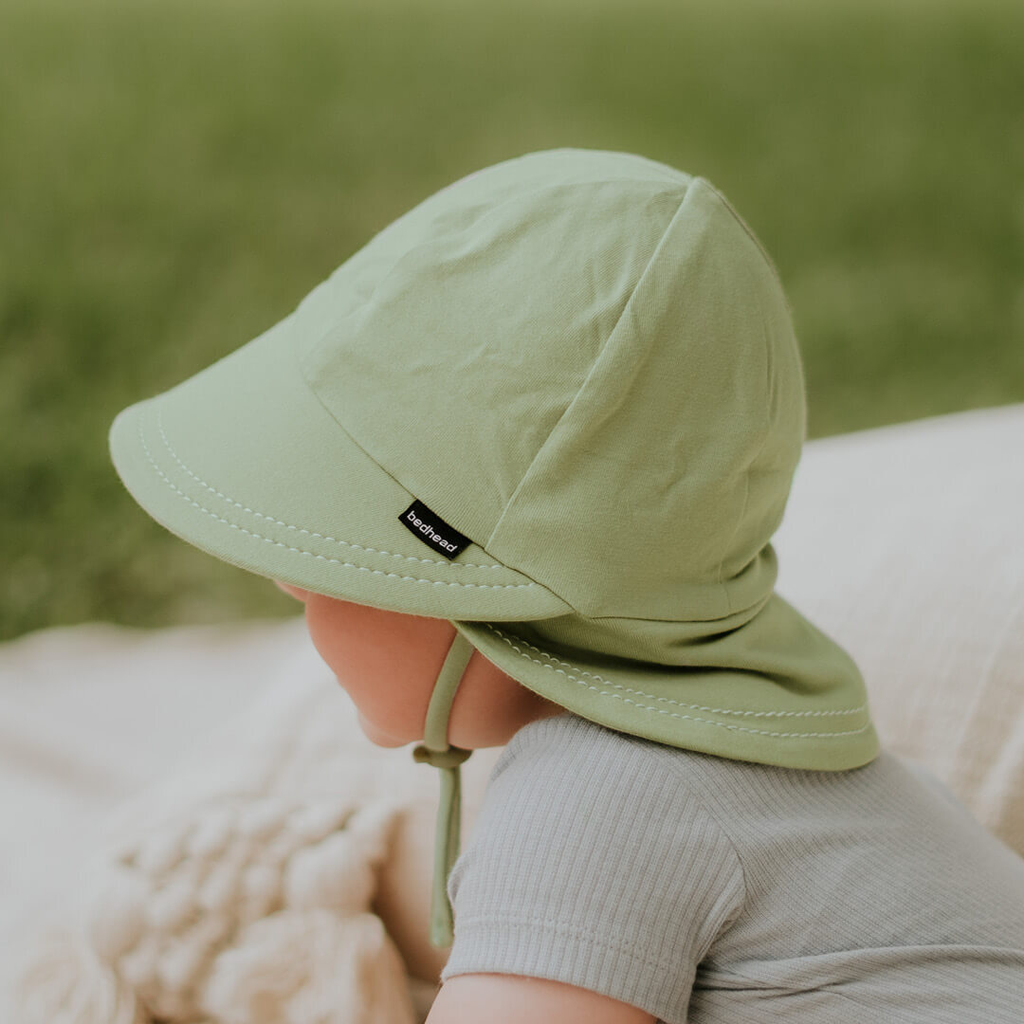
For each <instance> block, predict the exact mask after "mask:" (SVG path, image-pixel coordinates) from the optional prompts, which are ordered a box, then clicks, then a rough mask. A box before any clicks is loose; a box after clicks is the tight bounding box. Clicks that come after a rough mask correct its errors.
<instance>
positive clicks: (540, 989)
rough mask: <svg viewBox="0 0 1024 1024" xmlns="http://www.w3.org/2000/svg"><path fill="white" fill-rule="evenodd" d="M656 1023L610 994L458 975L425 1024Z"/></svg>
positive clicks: (513, 978)
mask: <svg viewBox="0 0 1024 1024" xmlns="http://www.w3.org/2000/svg"><path fill="white" fill-rule="evenodd" d="M484 1020H485V1021H487V1022H488V1024H556V1022H557V1024H654V1022H655V1018H654V1017H653V1016H652V1015H651V1014H649V1013H646V1012H644V1011H643V1010H641V1009H640V1008H639V1007H636V1006H630V1005H629V1003H623V1002H620V1001H619V1000H618V999H612V998H611V997H610V996H605V995H601V994H600V993H599V992H591V991H590V990H589V989H585V988H579V987H577V986H576V985H566V984H565V983H564V982H561V981H550V980H548V979H547V978H528V977H525V976H523V975H518V974H458V975H456V976H455V977H454V978H449V979H448V981H446V982H445V983H444V984H443V985H442V986H441V991H440V992H438V994H437V998H436V999H435V1000H434V1003H433V1005H432V1006H431V1008H430V1013H429V1014H428V1015H427V1019H426V1021H425V1024H479V1022H480V1021H484Z"/></svg>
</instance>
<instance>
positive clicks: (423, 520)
mask: <svg viewBox="0 0 1024 1024" xmlns="http://www.w3.org/2000/svg"><path fill="white" fill-rule="evenodd" d="M398 521H399V522H400V523H401V524H402V525H403V526H404V527H405V528H406V529H407V530H411V531H412V532H413V533H414V534H416V536H417V537H419V539H420V540H421V541H423V543H424V544H429V545H430V546H431V547H432V548H433V549H434V550H435V551H440V552H441V554H442V555H444V557H445V558H454V557H455V556H456V555H457V554H458V553H459V552H460V551H462V549H463V548H464V547H465V546H466V545H467V544H468V543H469V538H468V537H464V536H463V535H462V534H461V533H459V531H458V530H456V529H455V528H454V527H453V526H449V525H448V524H447V523H446V522H445V521H444V520H443V519H442V518H441V517H440V516H439V515H437V513H436V512H431V511H430V509H429V508H427V506H426V505H424V504H423V502H422V501H414V502H413V503H412V504H411V505H410V506H409V507H408V508H407V509H406V510H405V511H404V512H403V513H402V514H401V515H400V516H399V517H398Z"/></svg>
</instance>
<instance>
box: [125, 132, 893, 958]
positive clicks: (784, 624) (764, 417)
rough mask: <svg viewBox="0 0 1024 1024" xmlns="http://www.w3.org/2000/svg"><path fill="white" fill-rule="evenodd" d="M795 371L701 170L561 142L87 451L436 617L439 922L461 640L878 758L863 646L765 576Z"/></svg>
mask: <svg viewBox="0 0 1024 1024" xmlns="http://www.w3.org/2000/svg"><path fill="white" fill-rule="evenodd" d="M804 389H805V383H804V375H803V369H802V364H801V357H800V354H799V350H798V346H797V341H796V338H795V335H794V331H793V326H792V322H791V316H790V310H789V306H788V303H787V300H786V298H785V295H784V293H783V289H782V285H781V283H780V281H779V278H778V275H777V273H776V270H775V268H774V266H773V264H772V262H771V260H770V258H769V257H768V255H767V254H766V253H765V251H764V249H763V248H762V247H761V245H760V243H759V242H758V240H757V239H756V237H755V236H754V234H753V233H752V231H751V230H750V228H749V227H748V226H747V225H746V224H745V223H744V222H743V220H741V219H740V217H739V216H738V214H737V213H736V212H735V211H734V210H733V208H732V207H731V206H730V204H729V203H728V201H727V200H726V199H725V198H724V197H723V196H722V194H721V193H720V192H718V191H717V190H716V189H715V187H714V186H713V185H711V184H710V183H709V182H708V181H707V180H705V179H704V178H701V177H697V176H692V175H690V174H686V173H683V172H682V171H679V170H676V169H675V168H673V167H670V166H668V165H666V164H663V163H660V162H657V161H655V160H650V159H647V158H644V157H641V156H637V155H633V154H630V153H620V152H611V151H603V150H591V149H574V148H562V149H551V150H544V151H540V152H534V153H527V154H525V155H523V156H519V157H516V158H514V159H509V160H505V161H502V162H501V163H498V164H495V165H493V166H490V167H486V168H484V169H483V170H479V171H476V172H475V173H472V174H469V175H467V176H465V177H463V178H461V179H459V180H458V181H456V182H454V183H453V184H451V185H448V186H446V187H445V188H442V189H441V190H440V191H438V192H436V193H434V194H433V195H431V196H429V197H428V198H426V199H425V200H423V201H422V202H420V203H419V204H418V205H417V206H415V207H413V208H412V209H411V210H409V211H408V212H407V213H405V214H403V215H402V216H400V217H399V218H398V219H397V220H395V221H393V222H392V223H391V224H389V225H388V226H387V227H385V228H384V229H383V230H382V231H380V232H379V233H378V234H376V235H375V236H374V237H373V238H371V239H370V240H369V241H368V242H367V243H366V244H365V245H364V246H363V247H362V248H361V249H359V250H358V251H356V252H355V253H353V254H352V255H351V256H349V258H348V259H347V260H345V262H344V263H342V264H341V266H340V267H338V268H337V270H335V271H334V272H333V273H332V274H331V275H330V277H328V278H327V280H325V281H323V282H322V283H321V284H320V285H318V286H317V287H316V288H314V289H313V290H312V291H311V292H310V293H309V294H308V295H307V296H306V297H305V298H304V299H303V300H302V301H301V302H300V303H299V304H298V306H297V307H296V308H295V309H294V310H293V311H292V312H291V313H289V314H288V315H287V316H286V317H284V319H283V320H281V321H280V322H279V323H277V324H275V325H274V326H272V327H270V328H269V329H268V330H266V331H265V332H264V333H263V334H261V335H259V336H258V337H256V338H254V339H253V340H252V341H250V342H248V343H247V344H245V345H242V346H241V347H240V348H238V349H237V350H235V351H234V352H232V353H231V354H229V355H227V356H225V357H224V358H223V359H220V360H219V361H218V362H216V363H214V364H213V365H211V366H209V367H207V368H206V369H204V370H202V371H201V372H199V373H197V374H195V375H194V376H193V377H191V378H189V379H188V380H186V381H184V382H183V383H181V384H179V385H177V386H176V387H173V388H171V389H170V390H169V391H167V392H165V393H163V394H161V395H157V396H155V397H153V398H149V399H146V400H145V401H141V402H138V403H137V404H135V405H132V406H130V407H129V408H127V409H125V410H123V411H122V412H121V413H120V414H119V415H118V416H117V418H116V420H115V421H114V423H113V426H112V427H111V433H110V445H111V452H112V456H113V460H114V463H115V465H116V467H117V471H118V473H119V474H120V476H121V478H122V480H123V481H124V483H125V486H126V487H127V488H128V490H129V491H130V492H131V493H132V495H133V496H134V497H135V498H136V499H137V500H138V502H139V503H140V504H141V505H142V506H143V508H145V509H146V511H148V512H149V513H150V514H151V515H152V516H153V517H154V518H155V519H157V520H158V521H159V522H160V523H162V524H163V525H164V526H165V527H167V528H168V529H169V530H171V531H173V532H174V533H176V534H177V535H178V536H180V537H182V538H184V539H185V540H187V541H188V542H189V543H191V544H194V545H195V546H197V547H199V548H202V549H203V550H204V551H207V552H209V553H210V554H212V555H215V556H217V557H218V558H221V559H223V560H225V561H227V562H230V563H232V564H233V565H237V566H240V567H241V568H243V569H247V570H249V571H251V572H254V573H258V574H260V575H262V576H267V577H270V578H274V579H279V580H282V581H284V582H286V583H291V584H294V585H296V586H298V587H302V588H304V589H307V590H312V591H316V592H319V593H322V594H327V595H330V596H333V597H339V598H343V599H345V600H347V601H355V602H358V603H361V604H366V605H371V606H373V607H377V608H384V609H389V610H393V611H398V612H406V613H409V614H413V615H422V616H433V617H437V618H444V619H448V620H450V621H451V622H452V624H453V625H454V626H455V628H456V631H457V632H456V635H455V640H454V641H453V643H452V646H451V649H450V651H449V653H448V657H447V659H446V661H445V663H444V666H443V668H442V670H441V673H440V675H439V677H438V681H437V683H436V685H435V689H434V692H433V695H432V698H431V701H430V705H429V709H428V713H427V719H426V723H425V733H424V743H422V744H420V745H418V746H417V747H416V748H415V749H414V750H413V756H414V758H416V760H418V761H426V762H428V763H430V764H432V765H435V766H436V767H437V768H438V769H439V770H440V772H441V783H442V789H441V804H440V808H439V814H438V824H437V844H436V850H435V858H436V860H435V880H434V892H433V909H432V928H431V941H432V942H433V943H434V944H435V945H437V946H445V945H448V944H450V942H451V940H452V934H453V931H452V912H451V907H450V904H449V902H448V898H447V892H446V882H447V877H448V872H449V871H450V868H451V866H452V864H453V863H454V860H455V858H456V856H457V853H458V848H459V834H458V826H459V812H460V807H459V774H458V773H459V765H460V764H461V762H462V761H464V760H465V759H466V758H467V757H469V755H470V753H471V751H468V750H462V749H460V748H457V747H451V746H450V745H449V744H448V741H447V721H448V713H449V710H450V708H451V704H452V699H453V697H454V695H455V691H456V688H457V687H458V684H459V681H460V679H461V677H462V673H463V670H464V669H465V667H466V665H467V663H468V661H469V658H470V655H471V654H472V652H473V650H474V649H475V650H478V651H480V652H481V653H482V654H483V656H484V657H486V658H487V659H488V661H491V662H493V663H494V664H495V665H497V666H498V667H499V668H500V669H502V670H503V671H504V672H506V673H507V674H508V675H510V676H512V677H513V678H515V679H517V680H518V681H519V682H520V683H522V684H523V685H524V686H526V687H528V688H529V689H530V690H533V691H535V692H536V693H538V694H540V695H541V696H543V697H545V698H547V699H548V700H550V701H553V702H555V703H556V704H559V705H561V706H563V707H565V708H566V709H567V710H569V711H570V712H573V713H574V714H577V715H580V716H582V717H583V718H587V719H589V720H591V721H593V722H596V723H598V724H600V725H603V726H606V727H608V728H611V729H614V730H617V731H620V732H624V733H629V734H631V735H634V736H638V737H642V738H644V739H647V740H653V741H655V742H658V743H662V744H667V745H669V746H673V747H680V748H685V749H689V750H695V751H702V752H705V753H709V754H715V755H718V756H721V757H727V758H733V759H738V760H742V761H753V762H760V763H764V764H769V765H779V766H782V767H787V768H804V769H817V770H826V771H840V770H843V769H848V768H855V767H858V766H860V765H863V764H866V763H867V762H869V761H871V760H872V759H873V758H875V756H876V755H877V754H878V753H879V742H878V737H877V735H876V733H875V730H874V727H873V724H872V721H871V718H870V714H869V709H868V700H867V692H866V689H865V685H864V681H863V678H862V676H861V674H860V672H859V670H858V667H857V665H856V663H855V662H854V661H853V660H852V659H851V657H850V656H849V655H848V654H847V653H846V652H845V651H844V650H843V649H842V648H841V647H840V646H839V645H838V644H837V643H836V642H835V641H833V640H832V639H831V638H830V637H828V636H827V635H825V634H824V633H823V632H821V631H820V630H819V629H817V628H816V627H815V626H814V625H812V624H811V623H810V622H809V621H808V620H807V619H805V618H804V617H803V616H802V615H801V614H800V613H799V612H798V611H797V610H796V609H795V608H793V607H792V606H791V605H789V604H788V603H787V602H786V601H785V600H783V598H782V597H780V596H779V595H778V594H776V593H774V591H773V587H774V584H775V580H776V575H777V562H776V555H775V551H774V549H773V547H772V545H771V543H770V542H769V541H770V538H771V536H772V534H773V533H774V532H775V530H776V529H777V528H778V526H779V524H780V522H781V520H782V515H783V510H784V507H785V504H786V500H787V498H788V495H789V490H790V484H791V481H792V477H793V473H794V471H795V469H796V466H797V463H798V461H799V459H800V452H801V446H802V444H803V442H804V440H805V435H806V403H805V394H804Z"/></svg>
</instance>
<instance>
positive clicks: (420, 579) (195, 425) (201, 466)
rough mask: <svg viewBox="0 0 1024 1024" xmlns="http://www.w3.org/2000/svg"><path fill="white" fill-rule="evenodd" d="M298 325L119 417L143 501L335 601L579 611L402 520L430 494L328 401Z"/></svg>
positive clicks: (119, 447) (487, 615)
mask: <svg viewBox="0 0 1024 1024" xmlns="http://www.w3.org/2000/svg"><path fill="white" fill-rule="evenodd" d="M292 323H293V320H292V316H289V317H286V318H285V319H284V320H282V321H280V322H279V323H278V324H275V325H274V326H273V327H271V328H270V329H269V330H268V331H265V332H264V333H263V334H261V335H260V336H259V337H257V338H254V339H253V340H252V341H250V342H249V343H248V344H246V345H243V346H242V347H241V348H239V349H237V350H235V351H234V352H232V353H230V354H229V355H227V356H225V357H224V358H223V359H221V360H219V361H218V362H216V363H214V364H212V365H211V366H208V367H207V368H206V369H204V370H202V371H201V372H199V373H197V374H196V375H195V376H193V377H190V378H189V379H188V380H186V381H184V382H182V383H181V384H179V385H177V386H176V387H174V388H171V389H170V390H169V391H166V392H164V393H163V394H160V395H157V396H155V397H153V398H149V399H146V400H145V401H142V402H138V403H136V404H134V405H132V406H129V407H128V408H127V409H125V410H123V411H122V412H121V413H119V414H118V416H117V417H116V419H115V420H114V422H113V424H112V426H111V428H110V453H111V457H112V459H113V462H114V466H115V468H116V469H117V472H118V475H119V476H120V477H121V480H122V481H123V482H124V485H125V487H127V489H128V491H129V492H130V493H131V494H132V496H133V497H134V498H135V499H136V501H138V503H139V504H140V505H141V506H142V507H143V508H144V509H145V510H146V511H147V512H148V513H149V514H150V515H151V516H152V517H153V518H154V519H155V520H157V522H159V523H161V524H162V525H163V526H165V527H166V528H167V529H168V530H170V531H171V532H172V533H175V534H177V535H178V536H179V537H181V538H182V539H183V540H186V541H188V542H189V543H190V544H193V545H194V546H196V547H198V548H200V549H202V550H203V551H206V552H208V553H209V554H211V555H214V556H216V557H217V558H220V559H222V560H224V561H226V562H229V563H231V564H232V565H236V566H238V567H239V568H242V569H245V570H248V571H249V572H253V573H257V574H258V575H261V576H266V577H268V578H272V579H278V580H281V581H282V582H285V583H291V584H293V585H295V586H298V587H302V588H305V589H308V590H313V591H316V592H318V593H322V594H328V595H330V596H332V597H338V598H342V599H344V600H350V601H355V602H358V603H360V604H366V605H370V606H373V607H377V608H385V609H389V610H393V611H401V612H405V613H408V614H413V615H425V616H432V617H437V618H446V619H478V620H486V619H489V620H495V621H507V620H514V619H536V618H548V617H552V616H556V615H564V614H566V613H568V612H571V611H572V609H571V608H570V606H569V605H567V604H566V603H565V602H564V601H563V600H562V599H561V598H559V597H558V596H557V595H555V594H554V593H552V592H551V591H550V590H548V589H546V588H545V587H544V586H543V585H541V584H539V583H537V582H536V581H534V580H532V579H530V578H529V577H527V576H525V575H523V574H522V573H520V572H518V571H516V570H515V569H512V568H510V567H508V566H505V565H502V564H500V563H498V562H497V561H496V560H495V559H493V558H491V557H490V556H489V555H488V554H487V552H486V551H484V550H483V548H481V547H480V546H479V545H477V544H476V543H470V544H469V545H468V546H467V547H466V548H465V549H464V550H463V551H462V552H461V553H460V554H459V556H458V557H457V558H456V559H455V560H448V559H446V558H444V557H443V556H441V555H439V554H437V553H436V552H434V551H433V550H432V549H431V548H429V547H428V546H427V545H425V544H424V543H423V542H422V541H420V540H419V539H418V538H417V537H416V536H415V535H414V534H412V533H411V532H410V531H409V530H408V529H407V528H406V527H405V526H403V525H402V523H401V522H400V521H399V517H400V515H401V514H402V513H403V512H404V511H405V510H406V509H407V508H408V507H409V505H410V504H411V503H412V502H413V501H414V500H415V499H417V498H418V499H420V500H423V501H425V502H426V503H427V504H428V505H429V503H430V502H429V497H428V496H424V495H413V494H411V493H410V492H409V491H407V490H406V489H405V488H404V487H403V486H402V485H401V484H400V483H399V482H398V481H397V480H395V479H394V478H393V477H392V476H391V475H390V474H389V473H388V472H387V471H386V470H385V469H383V468H382V467H381V466H380V465H378V463H376V462H375V461H374V460H373V459H372V458H370V456H369V455H368V454H367V453H366V452H365V451H363V449H362V448H360V447H359V445H358V444H356V442H355V441H354V440H353V439H352V438H351V436H350V435H349V434H348V433H347V432H346V431H345V429H344V428H343V427H342V425H341V424H340V423H339V422H338V421H337V419H335V418H334V417H333V416H332V415H331V414H330V413H329V412H328V411H327V410H326V408H325V407H324V406H323V405H322V404H321V403H320V401H319V400H318V399H317V397H316V395H315V394H314V393H313V392H312V390H311V389H310V387H309V386H308V384H307V383H306V381H305V379H304V378H303V376H302V372H301V368H300V366H299V365H298V360H297V358H296V352H295V348H294V345H293V340H292V337H291V331H292ZM435 511H437V512H438V514H439V515H442V516H443V511H442V510H440V509H436V510H435Z"/></svg>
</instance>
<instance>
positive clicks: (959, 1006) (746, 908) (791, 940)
mask: <svg viewBox="0 0 1024 1024" xmlns="http://www.w3.org/2000/svg"><path fill="white" fill-rule="evenodd" d="M448 895H449V898H450V899H451V903H452V908H453V911H454V917H455V939H454V942H453V944H452V949H451V953H450V955H449V959H448V962H447V964H446V966H445V968H444V970H443V971H442V973H441V980H442V981H447V980H448V979H449V978H451V977H452V976H454V975H456V974H466V973H471V972H479V971H487V972H498V973H506V974H524V975H529V976H532V977H541V978H552V979H555V980H557V981H563V982H567V983H569V984H572V985H578V986H581V987H583V988H587V989H591V990H593V991H595V992H602V993H604V994H606V995H609V996H612V997H613V998H615V999H621V1000H622V1001H624V1002H626V1003H630V1004H632V1005H635V1006H639V1007H641V1008H643V1009H645V1010H646V1011H647V1012H649V1013H651V1014H653V1015H654V1016H655V1017H656V1018H658V1020H660V1021H664V1022H666V1024H684V1022H688V1024H712V1022H714V1024H765V1022H766V1021H781V1020H785V1021H789V1022H793V1024H798V1022H804V1021H806V1022H807V1024H863V1022H864V1021H885V1022H886V1024H945V1022H949V1024H1021V1022H1022V1021H1024V859H1022V858H1021V857H1020V856H1019V855H1018V854H1017V853H1015V852H1014V851H1013V850H1011V849H1010V848H1009V847H1008V846H1007V845H1006V844H1005V843H1003V842H1001V841H1000V840H999V839H997V838H996V837H995V836H993V835H992V834H991V833H990V832H988V831H987V830H986V829H985V828H984V827H983V826H982V825H980V824H979V823H978V822H977V821H976V820H975V819H974V818H973V817H972V816H971V814H970V813H969V812H968V811H967V809H966V808H965V807H964V806H963V804H961V803H960V802H959V801H958V800H957V799H956V797H955V796H954V795H953V794H952V792H951V791H950V790H949V789H948V788H947V787H946V786H945V785H944V784H943V783H941V782H940V781H939V780H938V779H937V778H936V777H935V776H934V775H932V774H931V773H930V772H928V771H927V770H926V769H924V768H923V767H922V766H920V765H918V764H917V763H915V762H913V761H911V760H910V759H908V758H904V757H901V756H899V755H897V754H895V753H892V752H889V751H883V753H882V754H881V755H880V756H879V757H877V758H876V759H875V760H874V761H872V762H871V763H870V764H867V765H864V766H862V767H860V768H854V769H851V770H848V771H843V772H826V771H807V770H803V769H791V768H776V767H772V766H767V765H759V764H752V763H748V762H744V761H733V760H728V759H726V758H722V757H716V756H713V755H710V754H701V753H697V752H694V751H689V750H679V749H676V748H673V747H667V746H662V745H661V744H658V743H654V742H651V741H648V740H642V739H638V738H637V737H634V736H629V735H626V734H624V733H619V732H616V731H614V730H612V729H607V728H605V727H603V726H600V725H596V724H595V723H593V722H590V721H588V720H586V719H583V718H579V717H578V716H575V715H572V714H569V713H568V712H567V713H565V714H561V715H557V716H555V717H551V718H545V719H542V720H540V721H536V722H531V723H530V724H529V725H527V726H525V727H524V728H522V729H521V730H519V732H517V733H516V735H515V736H514V737H513V738H512V740H511V741H510V742H509V744H508V745H507V746H506V748H505V749H504V751H503V752H502V754H501V756H500V758H499V759H498V761H497V762H496V763H495V765H494V768H493V770H492V772H491V775H490V777H489V779H488V782H487V789H486V791H485V794H484V800H483V804H482V806H481V808H480V812H479V814H478V816H477V819H476V822H475V823H474V826H473V828H472V830H471V832H470V834H469V835H468V837H467V839H466V841H465V843H464V845H463V849H462V852H461V854H460V856H459V858H458V860H457V861H456V863H455V865H454V867H453V869H452V872H451V875H450V877H449V881H448Z"/></svg>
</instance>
